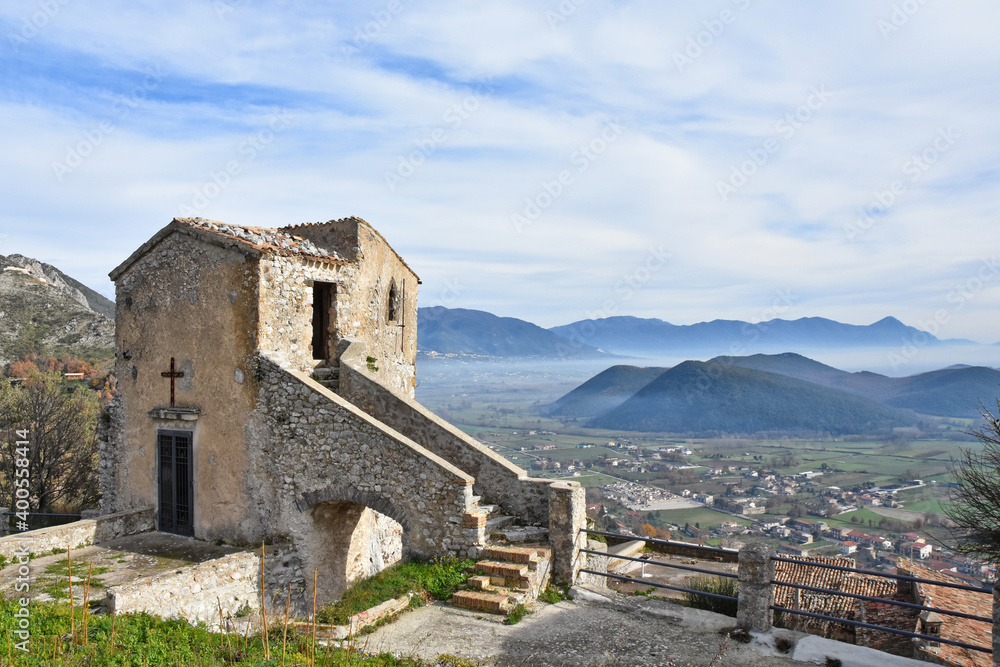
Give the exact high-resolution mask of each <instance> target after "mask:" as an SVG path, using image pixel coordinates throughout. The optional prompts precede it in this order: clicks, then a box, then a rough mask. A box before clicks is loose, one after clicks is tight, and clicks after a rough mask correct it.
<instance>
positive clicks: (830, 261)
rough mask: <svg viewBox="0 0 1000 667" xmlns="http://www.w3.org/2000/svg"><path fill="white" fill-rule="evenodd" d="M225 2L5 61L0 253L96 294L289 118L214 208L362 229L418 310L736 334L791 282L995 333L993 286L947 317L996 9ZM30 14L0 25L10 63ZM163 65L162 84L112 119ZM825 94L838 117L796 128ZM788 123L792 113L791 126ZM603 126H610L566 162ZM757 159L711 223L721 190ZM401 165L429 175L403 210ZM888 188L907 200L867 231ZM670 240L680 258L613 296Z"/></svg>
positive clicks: (984, 120) (107, 23) (982, 155)
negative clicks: (87, 146)
mask: <svg viewBox="0 0 1000 667" xmlns="http://www.w3.org/2000/svg"><path fill="white" fill-rule="evenodd" d="M220 1H222V2H226V3H227V5H224V6H231V7H232V11H226V12H224V13H223V14H222V15H221V16H220V15H219V14H218V13H217V12H216V6H217V5H218V3H214V4H213V3H212V2H194V1H191V0H181V1H179V2H176V3H172V4H170V5H148V4H142V5H137V4H136V3H134V2H124V0H102V1H97V2H92V3H86V4H84V3H78V2H72V1H70V2H66V3H65V5H60V6H61V9H60V10H59V12H58V13H57V14H56V15H54V16H52V17H50V18H48V19H47V20H46V24H45V25H44V26H43V27H41V28H39V29H38V31H37V32H38V34H37V36H34V37H32V38H31V39H30V40H27V41H26V42H25V43H23V44H20V43H19V44H17V46H18V49H19V50H18V51H17V52H15V51H14V49H13V48H6V49H5V50H4V51H3V52H2V55H0V59H2V60H3V67H4V71H5V72H11V73H12V75H11V76H10V77H5V82H4V83H0V86H2V88H0V91H2V92H0V141H3V142H4V146H5V150H4V152H3V154H2V156H0V179H2V183H3V185H2V186H0V193H2V195H3V197H4V201H5V202H7V203H8V205H7V206H6V207H5V212H4V215H3V217H2V218H0V244H2V246H0V252H2V253H9V252H22V253H24V254H29V255H34V256H37V257H39V258H40V259H44V260H46V261H53V262H54V263H57V264H59V265H60V266H61V267H62V268H64V269H66V270H68V271H70V272H71V273H73V274H74V275H75V276H77V277H78V278H80V279H82V280H84V281H85V282H88V283H90V284H92V285H94V286H95V287H98V288H102V289H103V290H104V291H107V290H108V288H109V284H108V283H107V281H106V278H105V277H104V276H105V275H106V273H107V271H108V270H110V268H112V267H113V266H114V265H116V264H117V263H118V262H119V261H121V260H122V259H124V258H125V257H126V256H127V255H128V254H129V252H131V250H132V249H134V247H136V246H137V245H139V244H140V243H141V242H142V241H143V240H145V239H146V238H148V237H149V236H150V235H151V234H152V233H154V232H155V231H156V230H157V229H159V228H160V227H162V226H163V225H164V224H166V222H168V221H169V219H170V218H171V217H173V216H174V215H177V214H178V213H179V211H180V208H181V207H182V206H184V205H186V204H189V203H190V202H191V201H192V199H193V198H194V197H195V191H196V190H198V189H202V190H203V188H204V185H205V184H206V183H207V182H210V179H211V174H212V173H218V171H219V170H220V169H222V168H224V167H225V165H226V163H227V161H230V160H233V159H236V160H241V155H240V152H239V147H240V145H241V142H243V141H245V140H246V139H247V137H248V136H251V135H253V134H254V133H256V132H258V131H260V130H261V129H262V128H263V127H266V125H267V122H268V118H269V117H270V115H271V114H273V113H275V112H277V111H280V110H281V109H286V110H287V111H289V112H290V113H291V114H292V115H293V116H294V121H293V122H292V123H291V125H290V126H289V127H288V128H287V129H285V130H283V131H282V132H279V133H277V134H276V136H275V138H274V140H273V141H272V142H269V143H268V144H267V146H266V147H264V148H263V149H261V150H259V151H256V152H255V154H254V157H253V159H251V160H247V159H246V156H245V155H244V156H242V160H241V163H240V164H241V173H240V174H239V175H238V176H236V177H233V178H232V182H231V184H230V185H229V186H228V187H226V188H225V189H224V190H223V191H222V192H221V193H220V194H219V195H218V196H217V197H213V198H211V201H209V202H208V203H207V205H206V206H205V207H204V215H206V216H208V217H213V218H218V219H224V220H228V221H231V222H236V223H244V224H258V225H269V224H270V225H281V224H287V223H292V222H301V221H307V220H309V221H315V220H321V219H328V218H331V217H340V216H343V215H360V216H362V217H365V218H366V219H368V220H370V221H371V222H372V223H373V224H375V225H376V226H378V227H379V228H380V229H381V230H382V231H383V232H384V234H385V235H386V237H387V238H388V239H389V240H390V242H391V243H393V245H394V246H395V247H397V249H398V250H399V251H400V252H401V253H402V254H404V255H405V256H406V257H407V258H408V260H409V261H410V263H411V264H412V265H413V266H414V267H415V269H416V270H417V272H418V273H419V274H420V275H421V276H422V278H423V279H424V286H423V292H422V294H423V295H424V297H425V300H426V301H427V302H428V303H431V302H435V300H436V301H437V302H439V303H440V302H442V301H443V299H442V297H441V295H442V294H447V295H448V299H447V301H448V303H449V304H453V305H461V306H464V307H472V308H484V309H488V310H493V311H495V312H498V313H502V314H506V315H517V316H521V317H524V318H526V319H530V320H533V321H536V322H538V323H539V324H543V325H546V326H551V325H554V324H560V323H566V322H568V321H571V320H574V319H579V318H580V317H584V316H586V314H587V313H588V312H593V311H594V310H595V309H599V308H600V307H601V303H602V302H603V301H605V300H607V299H608V298H611V299H615V298H617V299H618V305H617V307H620V308H621V312H622V313H634V314H638V315H643V316H656V317H662V318H664V319H666V320H668V321H672V322H678V323H690V322H695V321H699V320H706V319H714V318H731V319H736V318H743V319H747V318H752V317H753V315H754V313H756V312H759V311H762V310H763V309H766V308H767V306H768V304H769V303H770V301H771V300H772V299H773V297H772V296H771V295H773V294H774V293H775V292H776V291H777V290H782V289H786V290H792V291H793V292H794V293H796V294H797V295H798V296H797V299H798V301H797V302H796V304H795V307H794V313H795V316H797V317H803V316H826V317H833V318H838V319H843V320H845V321H850V322H858V323H864V322H867V321H875V320H877V319H880V318H881V317H883V316H885V315H895V316H897V317H900V319H903V320H904V321H906V322H908V323H911V324H913V323H917V322H919V321H920V320H921V319H926V318H927V317H930V316H933V314H934V313H935V312H936V310H937V309H939V308H942V307H951V308H952V310H951V311H949V313H950V319H949V324H948V330H947V332H945V333H946V335H948V336H952V337H969V338H975V339H980V340H983V341H986V342H995V341H996V340H1000V327H998V326H997V324H996V321H995V317H993V316H991V312H995V308H996V305H997V301H998V300H1000V276H997V277H996V279H995V282H996V285H994V284H992V283H989V284H984V285H983V286H982V287H981V288H980V289H979V290H977V291H976V292H975V293H974V294H973V296H971V297H970V298H967V299H966V300H965V301H964V302H963V303H962V306H961V307H960V308H955V307H954V304H949V303H948V301H947V299H948V295H949V293H950V292H951V291H952V290H954V289H955V286H956V285H960V284H963V283H964V282H965V281H968V280H969V276H970V275H974V272H975V271H976V266H977V262H981V261H982V260H983V258H984V257H987V256H989V241H990V240H991V239H992V238H993V237H994V235H995V232H993V230H994V229H995V226H996V215H995V202H996V200H997V194H998V193H997V189H998V187H1000V185H998V184H997V179H996V178H995V174H996V172H997V169H998V165H997V161H998V157H997V155H998V151H997V147H998V144H1000V128H998V127H997V126H996V124H995V122H994V118H995V111H996V108H997V103H998V101H1000V100H998V97H1000V93H998V91H997V90H996V87H995V85H993V81H994V79H995V72H996V66H997V64H998V60H1000V45H998V44H997V43H996V40H995V36H994V35H993V34H992V32H993V31H992V30H991V27H992V26H994V25H996V22H997V20H998V19H1000V8H997V7H996V6H995V5H994V4H992V3H988V2H986V0H962V1H957V2H950V3H947V4H945V3H932V2H927V3H923V4H922V5H920V9H919V11H917V12H916V13H914V14H913V15H912V16H907V17H905V20H903V19H900V18H899V17H898V16H897V17H896V20H897V22H901V24H900V25H899V26H893V27H898V28H899V29H898V30H894V31H887V29H886V28H885V27H884V25H885V24H880V23H879V21H880V20H882V21H886V20H888V21H890V22H891V21H892V20H893V17H892V14H893V11H894V10H893V7H894V5H899V3H894V2H890V1H888V0H878V1H876V2H867V1H862V0H854V1H848V2H842V3H837V4H836V5H822V4H820V5H817V4H816V3H809V4H801V5H791V6H790V5H788V4H787V3H786V4H783V5H780V6H779V5H776V4H774V3H765V2H763V1H762V0H760V1H758V0H753V1H747V0H722V1H720V2H716V3H709V4H704V3H702V4H695V3H690V4H686V5H679V4H676V3H654V2H638V1H636V2H612V1H611V0H603V1H601V0H590V1H589V2H587V3H583V4H581V5H579V6H578V7H577V9H576V11H574V12H573V13H572V14H569V15H567V16H564V17H562V18H564V19H565V20H556V21H553V20H552V16H551V15H546V11H557V8H558V6H559V3H557V2H542V3H535V2H528V1H527V0H524V1H521V2H512V3H505V4H502V5H501V4H497V3H486V2H471V3H470V2H459V1H458V0H449V1H447V2H430V1H429V0H426V1H421V2H417V1H413V2H408V1H406V0H399V4H398V5H397V4H394V3H390V2H388V1H386V2H382V1H380V2H371V3H360V4H359V3H344V2H339V3H315V2H294V3H293V2H283V3H273V4H270V5H262V4H261V3H249V2H238V1H236V0H220ZM38 7H39V5H38V4H37V2H34V1H28V0H18V1H14V2H9V3H6V4H5V5H3V6H2V7H0V28H2V34H3V35H5V36H6V37H5V40H6V41H7V46H8V47H10V46H11V45H12V42H11V38H10V35H11V34H13V35H15V36H17V35H20V34H21V32H20V31H21V29H22V26H23V23H22V19H24V18H25V17H27V18H28V20H29V21H30V20H31V17H32V16H33V14H34V13H35V12H37V11H38ZM393 8H396V9H398V11H396V10H394V9H393ZM723 11H728V12H730V14H726V15H723V14H722V12H723ZM730 18H731V19H732V20H731V21H730V20H729V19H730ZM723 19H726V21H728V22H726V21H723V24H724V25H723V28H722V29H721V30H720V28H719V23H718V22H719V21H722V20H723ZM890 24H891V23H890ZM880 25H881V29H880ZM883 33H885V34H883ZM689 39H691V40H694V43H695V44H698V43H699V41H700V43H701V45H700V47H696V48H694V49H693V50H690V51H689V50H688V49H689V47H690V42H689ZM699 48H700V53H698V49H699ZM678 54H680V55H682V56H684V57H687V58H690V62H688V63H686V64H684V66H683V67H680V68H679V67H678V64H677V55H678ZM149 67H154V68H155V67H158V68H160V69H161V70H162V72H164V77H163V80H162V82H160V83H158V85H157V86H156V87H155V89H154V90H150V91H148V96H144V99H143V100H142V101H141V104H136V105H135V107H134V108H131V107H130V108H129V113H128V114H127V115H126V116H125V117H120V116H118V115H115V110H116V109H118V110H121V108H122V107H121V106H120V105H119V106H117V107H116V106H115V103H116V101H120V99H121V97H122V96H123V95H124V96H127V95H128V94H129V91H130V90H131V89H132V88H133V87H134V86H135V85H136V83H137V82H139V81H141V80H142V76H143V74H142V71H143V69H144V68H149ZM483 81H486V82H488V83H487V86H488V88H482V87H481V82H483ZM814 88H820V89H823V90H828V91H829V93H830V94H829V99H828V100H826V101H823V102H822V104H818V105H817V104H814V107H815V108H811V109H808V106H809V104H810V100H811V99H812V98H811V96H812V95H814V92H813V91H814ZM477 91H478V93H479V95H478V96H477V95H476V94H475V93H476V92H477ZM812 101H813V102H815V99H813V100H812ZM463 104H465V105H466V106H465V107H464V108H463V107H462V105H463ZM456 105H458V106H457V107H456ZM803 105H805V106H806V108H807V110H808V116H809V117H808V119H806V120H802V119H801V118H800V119H799V120H798V121H796V122H795V123H792V124H789V121H788V120H786V117H787V115H788V114H792V116H793V118H794V115H795V114H796V112H799V113H800V114H802V113H804V112H802V111H801V110H802V109H803ZM108 119H111V120H112V121H113V122H114V131H113V132H112V133H111V134H109V135H108V136H107V137H106V140H105V141H103V142H102V144H101V145H100V146H97V147H96V148H95V150H93V152H92V155H90V156H88V157H87V159H86V160H85V161H84V163H83V164H82V165H81V166H80V167H79V168H78V169H76V170H75V171H74V172H73V173H71V174H69V175H67V176H65V178H64V179H63V180H62V181H60V180H58V178H56V177H55V175H54V174H53V170H52V163H53V161H57V160H60V159H62V158H63V156H65V154H66V151H67V149H68V147H70V148H71V147H73V146H75V145H77V144H78V143H79V142H80V141H82V140H84V139H85V138H86V133H87V132H88V131H91V130H93V128H95V127H100V123H101V121H106V120H108ZM612 119H617V120H618V121H619V122H620V123H621V124H622V125H623V126H624V127H625V131H624V132H623V133H622V134H621V136H620V137H617V138H616V139H615V140H614V141H613V142H609V143H608V144H607V146H606V147H605V149H604V150H602V151H601V152H600V153H599V154H598V155H595V156H594V159H590V158H587V159H585V160H583V161H580V159H579V158H580V148H581V146H586V145H588V144H589V143H590V142H592V141H594V140H595V139H596V138H598V137H600V135H601V132H602V128H603V127H604V123H605V122H606V121H608V120H612ZM782 122H784V123H785V124H784V125H779V123H782ZM790 127H791V128H792V129H793V130H794V131H789V128H790ZM947 128H952V129H953V131H954V132H955V133H957V134H958V138H957V139H956V140H955V142H954V145H953V146H951V147H949V148H948V150H947V151H944V152H942V153H941V155H940V156H939V159H938V160H937V161H936V162H935V163H934V164H933V165H929V166H928V168H927V169H926V170H921V171H920V178H917V179H914V178H912V177H911V175H910V173H911V172H912V170H911V172H907V164H908V160H910V159H911V157H912V156H913V155H914V154H915V153H917V154H919V153H920V152H921V151H923V150H924V149H925V148H927V147H928V146H930V145H933V141H934V139H935V136H936V134H937V133H938V131H939V130H942V129H947ZM434 137H436V138H434ZM769 141H770V142H775V143H774V144H773V145H776V146H777V150H775V151H773V152H769V153H768V157H767V161H766V164H762V165H758V166H757V167H756V168H755V169H753V171H754V173H752V174H750V175H749V176H747V177H746V183H745V184H743V185H740V186H739V187H736V188H735V191H734V192H732V193H731V194H730V195H729V196H728V197H727V200H726V201H723V198H722V197H720V194H719V187H718V184H719V182H720V181H721V182H724V183H728V182H730V178H731V177H732V175H733V170H734V168H735V169H739V168H740V167H741V166H742V165H744V163H745V162H746V161H747V160H748V159H752V158H753V155H760V151H761V150H762V148H763V147H765V146H767V145H772V144H766V143H765V142H769ZM415 151H416V153H415ZM401 160H402V161H404V162H405V161H407V160H410V161H411V162H417V161H418V162H420V163H421V164H419V165H417V166H416V167H415V169H414V170H413V174H412V175H408V176H406V177H405V178H404V179H403V181H402V183H401V184H398V187H397V188H396V189H395V191H391V190H390V189H389V188H388V187H387V185H386V173H387V172H389V173H397V174H398V173H399V172H398V170H399V168H400V164H401V162H400V161H401ZM582 164H586V168H585V169H581V165H582ZM563 171H568V172H569V173H570V174H571V176H572V179H571V182H570V183H568V184H565V186H564V187H563V188H562V189H561V191H560V192H559V194H558V196H555V197H552V200H551V202H549V203H548V204H547V205H546V206H544V207H540V208H543V209H544V210H541V211H540V214H539V216H538V217H537V219H535V220H534V221H533V222H532V224H530V225H529V226H527V227H525V228H524V229H522V230H521V232H520V233H519V232H518V231H517V229H516V227H515V226H514V224H513V223H512V221H511V216H512V215H514V214H519V213H523V212H524V210H525V207H526V206H527V205H528V202H530V201H535V203H536V204H537V203H539V202H546V201H547V200H546V199H545V197H544V193H545V192H546V184H547V183H549V184H551V183H552V181H553V179H558V177H559V174H560V172H563ZM894 180H901V181H903V183H904V185H905V191H904V192H902V193H901V194H898V195H897V196H896V197H895V201H894V202H893V203H892V205H891V206H889V207H887V211H886V213H885V215H881V216H875V217H873V218H872V222H871V223H867V222H866V223H864V224H865V226H864V227H863V228H858V221H859V213H860V212H862V211H863V210H864V209H866V208H870V207H871V206H872V204H873V202H876V201H877V198H878V196H879V193H880V192H883V191H884V190H885V189H886V188H887V187H890V186H891V184H892V182H893V181H894ZM550 194H551V193H550ZM540 196H541V199H540V200H539V197H540ZM852 225H853V226H854V229H855V231H860V232H861V233H856V234H853V235H851V234H849V231H850V230H851V229H852ZM852 236H853V238H852ZM661 246H662V247H664V248H665V249H666V250H667V251H668V252H669V253H670V254H671V260H670V262H669V263H668V264H667V265H666V266H665V267H663V268H662V269H660V270H658V271H657V272H656V273H655V275H654V276H653V277H652V278H651V279H650V280H649V281H648V282H646V283H644V284H643V285H642V286H641V289H637V290H635V291H634V292H633V293H632V295H631V296H630V297H629V299H627V300H626V299H622V298H621V294H617V295H616V293H615V285H616V283H617V281H619V280H621V279H622V276H624V275H628V272H629V271H630V270H634V268H635V267H636V266H641V264H642V262H643V258H644V255H645V253H647V252H648V251H649V248H651V247H656V248H658V247H661ZM970 271H972V272H973V274H970V273H969V272H970ZM449 281H450V282H449ZM455 281H458V282H460V283H462V285H464V287H463V288H462V289H461V290H456V289H454V284H455ZM458 292H460V294H459V295H458V296H456V293H458ZM942 304H943V305H942Z"/></svg>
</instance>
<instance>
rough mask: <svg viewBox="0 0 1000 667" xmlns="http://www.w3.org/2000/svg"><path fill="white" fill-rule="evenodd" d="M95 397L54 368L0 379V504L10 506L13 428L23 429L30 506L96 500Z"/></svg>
mask: <svg viewBox="0 0 1000 667" xmlns="http://www.w3.org/2000/svg"><path fill="white" fill-rule="evenodd" d="M98 412H99V408H98V397H97V394H95V393H94V392H92V391H88V390H87V389H86V388H84V387H79V386H76V387H74V386H71V385H70V384H69V383H67V382H66V381H65V380H64V379H63V377H62V376H61V374H59V373H45V374H42V373H34V374H32V375H31V376H30V377H28V378H26V379H24V380H23V381H21V382H18V383H17V384H15V383H13V382H12V381H11V380H10V379H3V380H0V456H2V458H0V462H2V463H0V505H6V506H8V507H14V461H15V453H16V452H15V448H16V443H17V441H18V440H22V438H19V437H17V435H16V434H17V432H18V431H23V430H27V431H28V438H27V439H28V442H29V455H28V461H29V464H28V466H29V467H28V470H29V477H28V479H29V480H30V482H29V486H28V490H29V493H30V496H29V500H30V503H31V509H32V511H40V512H50V511H52V510H53V508H54V507H55V506H56V505H59V504H62V505H66V504H70V505H75V506H78V507H81V508H83V507H92V506H94V505H95V504H96V501H97V495H98V490H97V460H96V459H97V447H96V440H95V427H96V425H97V415H98Z"/></svg>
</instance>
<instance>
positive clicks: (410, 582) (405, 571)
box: [317, 559, 475, 625]
mask: <svg viewBox="0 0 1000 667" xmlns="http://www.w3.org/2000/svg"><path fill="white" fill-rule="evenodd" d="M474 564H475V562H474V561H471V560H464V561H460V560H457V559H447V560H435V561H430V562H419V561H410V562H408V563H400V564H398V565H394V566H393V567H390V568H388V569H385V570H382V571H381V572H379V573H378V574H376V575H375V576H373V577H370V578H368V579H365V580H363V581H359V582H358V583H356V584H355V585H354V586H352V587H351V588H349V589H348V590H347V591H345V592H344V594H343V596H341V598H340V600H339V601H337V602H335V603H333V604H331V605H327V606H326V607H323V608H322V609H321V610H320V611H319V613H318V615H317V620H318V621H319V622H320V623H328V624H332V625H346V624H347V623H349V622H350V618H351V616H353V615H354V614H357V613H359V612H362V611H365V610H366V609H370V608H372V607H374V606H375V605H377V604H380V603H382V602H385V601H386V600H392V599H394V598H398V597H400V596H402V595H406V594H407V593H410V592H413V593H415V595H414V598H413V599H414V600H416V602H412V601H411V603H410V604H411V605H412V606H419V605H420V604H421V601H422V599H423V598H424V597H425V596H426V597H427V598H433V599H435V600H447V599H448V598H450V597H451V596H452V594H454V593H455V591H457V590H458V589H459V588H461V587H462V586H464V585H465V582H466V581H468V579H469V576H470V574H471V568H472V566H473V565H474Z"/></svg>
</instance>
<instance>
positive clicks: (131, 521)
mask: <svg viewBox="0 0 1000 667" xmlns="http://www.w3.org/2000/svg"><path fill="white" fill-rule="evenodd" d="M154 527H155V515H154V513H153V510H151V509H141V510H133V511H129V512H121V513H118V514H110V515H108V516H102V517H100V518H97V519H83V520H81V521H74V522H73V523H67V524H64V525H62V526H53V527H52V528H40V529H38V530H29V531H28V532H25V533H18V534H16V535H8V536H7V537H0V556H4V557H5V558H7V559H8V560H10V559H11V558H13V556H14V555H15V554H23V553H25V552H27V553H31V554H45V553H50V552H51V551H52V550H53V549H59V550H60V551H65V550H67V549H76V548H78V547H83V546H89V545H91V544H99V543H101V542H105V541H108V540H113V539H115V538H117V537H123V536H125V535H134V534H136V533H144V532H147V531H150V530H153V529H154Z"/></svg>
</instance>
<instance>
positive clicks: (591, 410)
mask: <svg viewBox="0 0 1000 667" xmlns="http://www.w3.org/2000/svg"><path fill="white" fill-rule="evenodd" d="M666 370H667V369H666V368H656V367H651V368H639V367H638V366H612V367H611V368H609V369H607V370H605V371H602V372H601V373H598V374H597V375H595V376H594V377H592V378H590V379H589V380H587V381H586V382H584V383H583V384H581V385H580V386H579V387H577V388H576V389H574V390H573V391H571V392H569V393H568V394H566V395H565V396H563V397H562V398H560V399H559V400H558V401H556V402H555V403H553V404H552V406H551V408H550V414H551V415H553V416H557V417H594V416H597V415H599V414H602V413H604V412H607V411H608V410H610V409H611V408H614V407H617V406H619V405H621V404H622V403H624V402H625V401H627V400H628V399H629V398H631V397H632V396H633V395H634V394H635V393H636V392H638V391H639V390H640V389H642V388H643V387H645V386H646V385H647V384H649V383H650V382H652V381H653V380H655V379H656V378H658V377H659V376H660V375H662V374H663V372H664V371H666Z"/></svg>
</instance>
